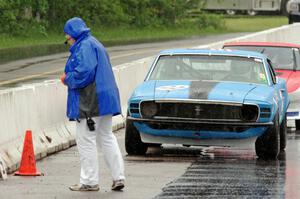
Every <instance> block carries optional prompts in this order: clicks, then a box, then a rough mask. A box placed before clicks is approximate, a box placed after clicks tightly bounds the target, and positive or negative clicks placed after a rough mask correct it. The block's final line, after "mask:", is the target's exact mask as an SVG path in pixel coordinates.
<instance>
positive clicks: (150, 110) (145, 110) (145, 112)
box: [141, 101, 157, 118]
mask: <svg viewBox="0 0 300 199" xmlns="http://www.w3.org/2000/svg"><path fill="white" fill-rule="evenodd" d="M156 113H157V104H156V103H155V102H154V101H144V102H141V114H142V117H143V118H153V117H154V116H155V114H156Z"/></svg>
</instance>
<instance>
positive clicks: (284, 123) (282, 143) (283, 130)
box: [280, 115, 287, 151]
mask: <svg viewBox="0 0 300 199" xmlns="http://www.w3.org/2000/svg"><path fill="white" fill-rule="evenodd" d="M286 134H287V119H286V115H285V116H284V118H283V119H282V122H281V125H280V151H284V150H285V147H286Z"/></svg>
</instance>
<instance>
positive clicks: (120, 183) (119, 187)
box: [111, 180, 125, 191]
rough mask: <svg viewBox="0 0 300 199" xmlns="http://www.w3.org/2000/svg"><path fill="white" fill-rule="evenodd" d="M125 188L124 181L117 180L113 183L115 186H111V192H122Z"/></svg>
mask: <svg viewBox="0 0 300 199" xmlns="http://www.w3.org/2000/svg"><path fill="white" fill-rule="evenodd" d="M124 187H125V185H124V180H115V181H113V185H112V186H111V190H113V191H120V190H122V189H123V188H124Z"/></svg>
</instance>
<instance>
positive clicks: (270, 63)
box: [268, 59, 276, 84]
mask: <svg viewBox="0 0 300 199" xmlns="http://www.w3.org/2000/svg"><path fill="white" fill-rule="evenodd" d="M268 64H269V69H270V74H271V77H272V82H273V84H276V73H275V71H274V69H273V65H272V62H271V61H270V60H269V59H268Z"/></svg>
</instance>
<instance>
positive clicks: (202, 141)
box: [125, 49, 289, 158]
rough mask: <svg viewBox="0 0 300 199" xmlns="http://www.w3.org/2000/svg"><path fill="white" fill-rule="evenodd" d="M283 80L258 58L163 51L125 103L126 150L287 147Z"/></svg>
mask: <svg viewBox="0 0 300 199" xmlns="http://www.w3.org/2000/svg"><path fill="white" fill-rule="evenodd" d="M288 105H289V98H288V93H287V89H286V83H285V80H283V79H280V78H277V77H276V74H275V72H274V70H273V68H272V63H271V62H270V60H268V58H267V57H266V56H265V55H263V54H260V53H256V52H247V51H231V50H203V49H202V50H201V49H175V50H165V51H162V52H161V53H160V54H159V55H158V56H157V57H156V59H155V61H154V62H153V64H152V66H151V68H150V70H149V72H148V74H147V76H146V78H145V81H144V82H143V83H142V84H140V85H139V86H138V87H137V88H136V89H135V90H134V92H133V94H132V96H131V97H130V99H129V101H128V113H127V117H126V128H125V148H126V151H127V153H128V154H129V155H143V154H145V153H146V152H147V148H148V147H149V146H155V145H158V146H159V145H161V144H165V143H168V144H182V145H194V146H239V145H241V144H244V143H245V142H248V143H249V142H252V143H253V144H254V143H255V150H256V154H257V155H258V157H261V158H276V157H277V155H278V153H279V152H280V150H284V149H285V147H286V110H287V108H288Z"/></svg>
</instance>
